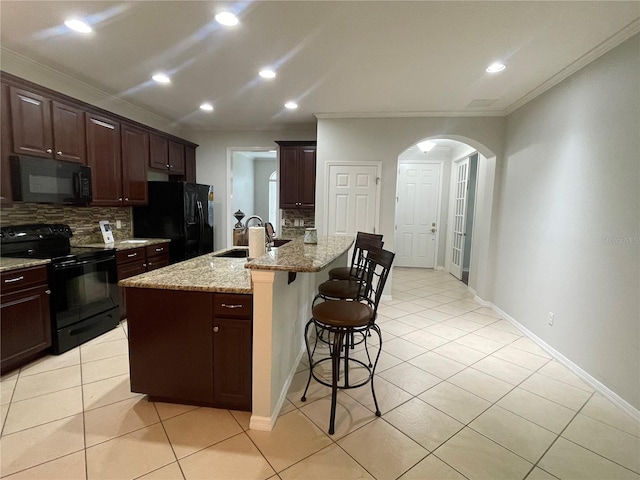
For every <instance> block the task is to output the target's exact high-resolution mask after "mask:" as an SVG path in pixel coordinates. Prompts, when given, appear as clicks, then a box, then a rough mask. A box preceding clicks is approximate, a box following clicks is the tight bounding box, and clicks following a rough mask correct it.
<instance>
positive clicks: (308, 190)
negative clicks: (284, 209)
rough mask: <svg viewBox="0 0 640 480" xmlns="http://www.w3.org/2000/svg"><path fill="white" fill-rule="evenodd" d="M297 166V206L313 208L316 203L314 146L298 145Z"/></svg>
mask: <svg viewBox="0 0 640 480" xmlns="http://www.w3.org/2000/svg"><path fill="white" fill-rule="evenodd" d="M298 166H299V171H298V179H299V183H298V188H299V190H298V192H299V193H298V202H299V207H298V208H313V207H314V206H315V203H316V149H315V147H300V159H299V162H298Z"/></svg>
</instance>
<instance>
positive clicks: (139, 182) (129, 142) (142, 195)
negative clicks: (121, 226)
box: [120, 124, 149, 205]
mask: <svg viewBox="0 0 640 480" xmlns="http://www.w3.org/2000/svg"><path fill="white" fill-rule="evenodd" d="M120 134H121V138H122V194H123V201H122V204H123V205H146V204H147V201H148V196H147V164H148V163H149V133H148V132H145V131H144V130H142V129H140V128H136V127H132V126H129V125H126V124H123V125H122V129H121V133H120Z"/></svg>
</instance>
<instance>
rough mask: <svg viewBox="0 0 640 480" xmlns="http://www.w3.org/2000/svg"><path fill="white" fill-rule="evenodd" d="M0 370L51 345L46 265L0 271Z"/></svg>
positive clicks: (25, 359) (23, 360)
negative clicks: (0, 320) (0, 288)
mask: <svg viewBox="0 0 640 480" xmlns="http://www.w3.org/2000/svg"><path fill="white" fill-rule="evenodd" d="M0 284H1V285H2V295H0V315H1V317H2V322H1V323H0V328H1V332H0V333H1V334H0V337H1V350H0V351H1V354H0V370H1V371H2V373H5V372H8V371H9V370H12V369H14V368H17V367H19V366H20V365H22V364H24V363H26V362H28V361H29V360H31V359H33V358H35V357H36V356H38V355H40V354H42V353H43V352H44V351H45V350H46V349H47V348H48V347H50V346H51V315H50V307H49V295H50V293H51V292H50V290H49V285H48V276H47V267H46V266H38V267H31V268H23V269H17V270H11V271H8V272H3V273H1V274H0Z"/></svg>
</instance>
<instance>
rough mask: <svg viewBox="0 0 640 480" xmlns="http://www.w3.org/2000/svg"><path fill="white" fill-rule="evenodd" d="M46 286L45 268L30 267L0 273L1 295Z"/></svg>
mask: <svg viewBox="0 0 640 480" xmlns="http://www.w3.org/2000/svg"><path fill="white" fill-rule="evenodd" d="M40 284H45V285H46V284H48V277H47V267H45V266H39V267H31V268H20V269H18V270H11V271H9V272H2V273H0V285H1V287H0V288H2V293H9V292H14V291H16V290H22V289H23V288H27V287H32V286H34V285H40Z"/></svg>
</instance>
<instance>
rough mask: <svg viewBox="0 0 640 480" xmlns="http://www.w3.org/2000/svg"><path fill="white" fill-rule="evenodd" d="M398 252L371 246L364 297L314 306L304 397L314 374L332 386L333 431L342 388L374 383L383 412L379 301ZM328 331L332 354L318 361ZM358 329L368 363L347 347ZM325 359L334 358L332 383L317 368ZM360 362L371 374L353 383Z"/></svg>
mask: <svg viewBox="0 0 640 480" xmlns="http://www.w3.org/2000/svg"><path fill="white" fill-rule="evenodd" d="M394 256H395V254H394V253H392V252H388V251H386V250H382V249H370V250H369V251H368V252H367V255H366V261H365V264H364V271H365V274H364V276H363V278H362V281H361V282H360V284H359V285H360V289H361V291H360V294H359V298H360V300H358V301H356V300H326V301H324V302H320V303H318V304H317V305H315V306H314V307H313V309H312V317H311V319H310V320H309V321H308V322H307V325H306V327H305V337H304V340H305V345H306V347H307V354H308V356H309V379H308V380H307V386H306V387H305V389H304V393H303V394H302V398H301V400H302V401H303V402H304V401H306V395H307V390H308V389H309V385H310V383H311V378H314V379H315V380H316V381H317V382H319V383H321V384H323V385H326V386H328V387H331V412H330V417H329V434H331V435H333V433H334V431H335V417H336V402H337V396H338V390H341V389H349V388H358V387H361V386H363V385H365V384H367V383H371V393H372V395H373V401H374V404H375V406H376V412H375V413H376V415H377V416H378V417H379V416H380V409H379V408H378V400H377V398H376V392H375V388H374V385H373V376H374V374H375V370H376V365H377V363H378V358H380V352H381V350H382V333H381V331H380V327H378V325H376V323H375V320H376V316H377V311H378V305H379V303H380V298H381V296H382V291H383V289H384V285H385V283H386V281H387V277H388V276H389V272H390V270H391V265H392V263H393V258H394ZM311 326H313V327H314V329H315V332H316V334H315V339H314V344H313V348H312V347H311V345H310V344H309V329H310V328H311ZM371 331H374V332H376V334H377V335H378V353H377V354H376V356H375V360H374V361H373V362H372V361H371V356H370V355H369V349H368V345H367V335H368V334H369V332H371ZM323 333H326V334H327V338H328V344H329V357H323V358H320V359H317V360H315V361H314V359H313V355H314V353H315V352H316V347H317V345H318V341H319V340H320V339H321V337H322V334H323ZM355 333H362V334H363V338H364V346H365V351H366V354H367V359H368V361H369V363H368V364H366V363H364V362H362V361H360V360H358V359H355V358H350V356H349V350H350V349H349V348H345V339H346V341H347V342H348V341H349V339H350V338H353V335H354V334H355ZM325 362H331V383H328V382H327V381H325V380H324V379H322V378H321V377H320V376H319V375H318V374H316V372H315V371H314V369H315V368H316V367H317V366H318V365H321V364H323V363H325ZM342 362H344V375H343V377H342V379H341V378H340V364H341V363H342ZM350 363H351V364H354V363H355V364H357V365H359V366H361V367H364V368H365V369H366V370H367V371H368V375H367V377H366V378H365V379H364V380H360V381H357V382H356V383H354V384H352V383H350V382H349V365H350Z"/></svg>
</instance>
